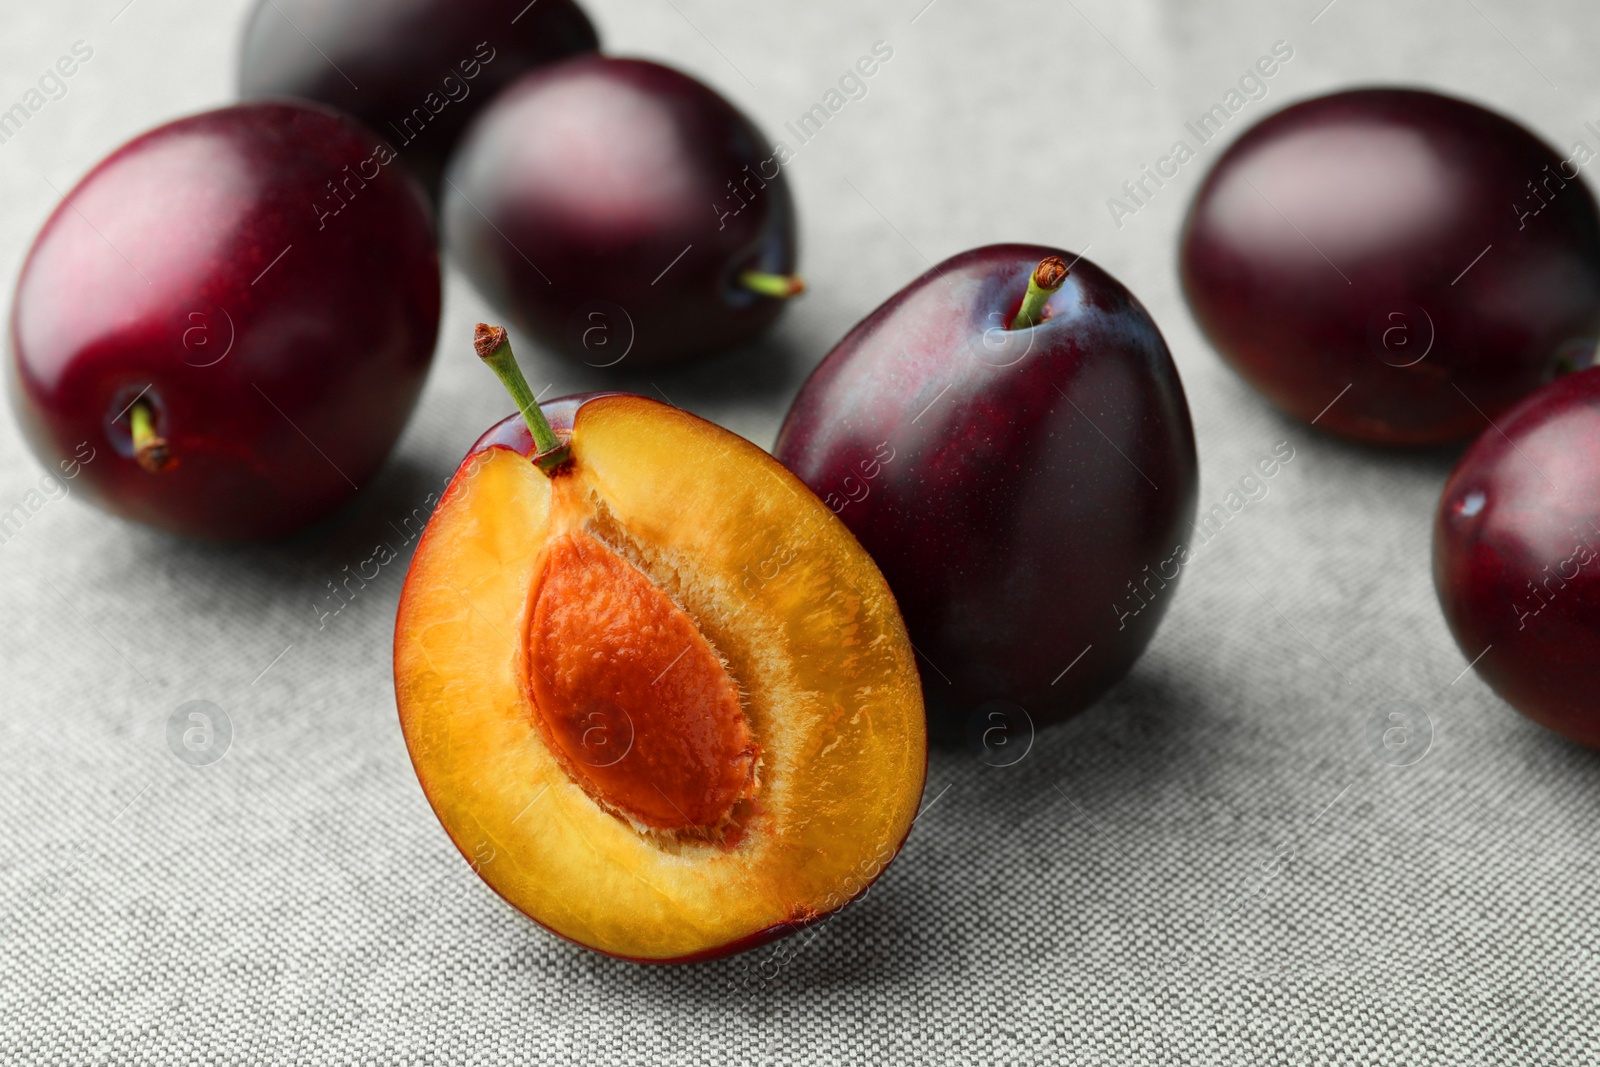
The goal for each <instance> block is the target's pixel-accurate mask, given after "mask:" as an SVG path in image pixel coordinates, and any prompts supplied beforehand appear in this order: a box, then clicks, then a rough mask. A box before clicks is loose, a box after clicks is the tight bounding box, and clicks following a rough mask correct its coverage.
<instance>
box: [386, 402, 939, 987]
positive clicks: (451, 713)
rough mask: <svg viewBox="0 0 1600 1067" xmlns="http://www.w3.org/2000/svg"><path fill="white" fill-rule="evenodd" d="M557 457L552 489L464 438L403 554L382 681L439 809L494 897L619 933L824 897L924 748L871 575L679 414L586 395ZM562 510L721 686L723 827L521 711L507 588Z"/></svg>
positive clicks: (884, 844) (906, 791)
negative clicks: (756, 787) (661, 828)
mask: <svg viewBox="0 0 1600 1067" xmlns="http://www.w3.org/2000/svg"><path fill="white" fill-rule="evenodd" d="M572 455H573V457H574V460H573V463H574V466H573V469H572V473H571V474H569V475H567V477H568V478H570V479H571V482H570V483H569V484H567V485H564V486H563V487H562V489H561V492H560V494H559V500H557V495H556V494H555V493H553V492H552V482H551V480H550V479H548V478H546V477H545V476H544V475H543V474H541V473H540V472H539V471H538V470H537V469H536V468H535V467H534V466H533V464H532V463H530V462H529V461H528V460H527V459H526V458H525V457H522V456H519V455H517V454H515V453H513V452H511V451H508V450H505V449H498V448H497V449H491V450H490V451H488V452H486V453H482V454H480V455H479V456H478V457H475V458H474V459H473V460H469V462H468V464H467V465H465V466H464V467H463V470H462V471H461V472H460V473H458V475H457V478H456V481H455V483H453V485H452V487H451V490H450V491H449V492H448V493H447V494H446V496H445V499H444V500H443V501H442V502H441V504H440V505H439V508H438V511H437V512H436V514H435V516H434V518H433V520H432V522H431V523H430V525H429V528H428V534H427V536H426V537H425V538H424V539H423V542H422V544H421V545H420V546H419V548H418V551H417V556H416V559H415V560H414V561H413V563H412V567H411V573H410V576H409V577H408V579H407V583H406V592H405V596H404V598H403V600H402V603H401V608H400V618H399V622H398V626H397V632H396V646H395V647H396V653H395V684H396V691H397V697H398V700H399V704H400V715H401V723H402V726H403V727H404V730H405V735H406V742H407V744H408V746H409V747H410V750H411V755H412V760H413V763H414V764H415V765H416V768H417V773H418V777H419V778H420V779H421V781H422V785H423V788H424V791H425V792H426V793H427V795H428V799H429V800H430V802H431V803H432V804H433V807H434V810H435V812H436V813H437V814H438V816H439V819H440V821H441V822H442V823H443V824H444V826H445V828H446V830H447V831H448V832H449V834H450V836H451V837H452V838H453V839H454V841H455V843H456V845H457V846H458V847H459V848H460V849H461V851H462V853H463V854H464V855H465V856H467V857H468V859H469V860H471V861H473V863H474V865H475V866H476V867H477V869H478V871H479V873H480V874H481V876H482V877H483V878H484V879H485V880H486V881H488V882H489V884H490V885H491V886H493V887H494V889H495V890H496V891H497V892H499V893H500V894H501V895H502V896H503V897H505V898H506V900H508V901H509V902H510V903H511V904H513V905H514V906H516V907H517V908H518V909H520V910H522V911H523V912H525V913H526V914H528V915H530V916H532V917H533V918H535V919H537V920H538V921H540V922H541V923H543V924H545V925H546V926H549V927H550V928H551V929H553V930H555V931H556V932H557V933H560V934H563V935H565V936H566V937H569V938H572V939H573V940H575V941H579V942H581V943H583V944H586V945H589V946H591V947H593V948H597V949H600V950H601V951H604V952H610V953H614V954H617V955H622V956H628V957H632V958H638V959H671V958H676V957H682V956H689V955H695V954H698V953H703V952H708V951H714V950H716V949H718V948H720V947H722V946H725V945H729V944H732V943H735V942H738V941H740V940H742V939H744V938H747V937H749V936H751V935H753V934H756V933H758V932H760V931H762V930H765V929H767V928H769V927H772V926H775V925H778V924H782V923H785V922H790V921H793V920H795V919H797V918H805V917H808V916H810V915H813V914H815V913H818V912H826V911H829V910H832V909H833V908H835V907H838V906H839V905H840V904H842V903H843V902H844V901H846V900H848V899H849V897H850V896H851V895H853V894H854V893H855V892H856V891H858V890H859V889H860V888H861V887H862V886H864V885H865V884H867V883H868V882H870V881H871V880H872V878H874V877H875V876H876V875H877V874H878V873H879V871H880V870H881V868H882V866H883V864H884V863H886V862H887V860H888V859H889V858H891V857H892V856H893V855H894V852H895V850H896V848H897V847H898V846H899V844H900V842H901V840H902V839H903V837H904V836H905V833H906V831H907V830H908V829H909V827H910V824H911V820H912V818H913V817H914V815H915V811H916V806H917V804H918V802H919V800H920V797H921V791H922V780H923V774H924V771H925V766H926V762H925V761H926V741H925V735H924V732H923V730H924V727H923V712H922V703H921V694H920V691H919V690H918V683H917V675H916V671H915V667H914V664H913V662H912V658H911V657H912V653H911V648H910V645H909V643H908V642H907V640H906V636H905V632H904V629H903V627H902V625H901V623H900V618H899V614H898V612H897V611H896V610H895V607H894V604H893V601H892V599H891V597H890V594H889V591H888V588H887V586H886V585H885V584H884V582H883V579H882V577H881V576H880V575H879V574H878V572H877V569H876V567H874V566H873V565H872V563H871V561H870V560H869V559H868V558H867V557H866V555H865V554H864V553H863V552H862V551H861V549H860V548H859V546H857V544H856V543H855V541H854V539H853V538H852V537H851V535H850V534H849V532H848V531H847V530H846V529H845V528H844V526H843V525H842V524H841V523H840V522H839V521H838V520H837V519H836V518H835V517H834V516H833V515H832V513H831V512H829V511H828V509H827V508H826V507H825V506H824V505H823V504H822V503H821V502H820V501H818V500H817V499H816V498H815V497H814V496H812V495H811V494H810V492H809V491H808V490H806V489H805V488H804V487H803V486H802V485H801V484H800V483H799V482H798V481H797V480H795V479H794V478H793V476H792V475H790V474H789V473H788V472H787V471H784V470H783V469H782V467H780V466H779V465H778V464H777V462H776V461H775V460H773V459H771V458H770V457H769V456H767V455H766V453H764V452H762V451H761V450H760V449H757V448H756V447H755V446H753V445H751V444H749V443H748V442H746V441H744V440H743V439H741V438H738V437H736V436H734V435H732V434H729V433H727V432H726V431H723V430H720V429H718V428H717V427H715V426H712V425H711V424H709V423H706V422H703V421H701V420H698V419H695V418H694V417H693V416H689V415H686V414H684V413H682V412H679V411H676V410H675V409H672V408H668V407H666V406H664V405H660V404H656V403H654V402H652V401H648V400H644V399H641V398H638V397H608V398H604V399H602V400H597V401H591V402H589V403H588V404H587V405H585V406H584V407H583V409H582V410H581V412H580V414H579V417H578V421H577V425H576V427H575V429H574V434H573V442H572ZM578 525H581V526H582V527H583V528H585V529H587V530H588V532H590V533H591V534H593V535H595V536H597V537H599V538H601V539H602V540H605V541H606V542H607V543H608V544H610V545H611V546H612V547H613V548H615V549H617V550H618V551H619V552H621V553H622V554H624V555H626V556H627V558H629V559H630V560H631V561H632V562H633V563H634V564H635V565H636V566H639V567H640V569H641V570H643V571H644V572H645V573H646V574H647V575H649V576H650V577H651V578H652V580H654V582H655V583H656V584H657V586H658V587H659V588H661V589H662V590H663V591H664V592H665V593H667V594H668V595H669V596H671V597H673V598H674V599H675V600H676V601H677V603H679V604H680V605H681V606H682V607H683V608H684V609H685V610H687V611H688V612H689V614H690V615H691V616H692V617H693V618H694V620H695V621H696V622H697V623H698V625H699V626H700V628H701V631H702V632H703V633H704V634H705V636H706V637H707V639H709V640H710V642H711V644H712V645H713V646H714V647H715V648H716V650H717V651H718V652H719V653H720V654H721V655H722V657H723V658H724V659H725V660H726V661H727V664H728V667H729V670H730V673H731V675H732V676H733V678H734V679H735V680H736V681H737V682H738V683H739V684H740V686H741V688H742V691H743V698H744V704H745V709H746V713H747V715H748V717H749V722H750V725H751V731H752V733H753V735H754V737H755V739H756V741H757V742H759V744H760V745H761V750H762V757H761V759H762V762H761V772H760V773H761V780H762V781H761V791H760V795H759V811H758V813H757V814H756V815H755V816H754V817H752V818H751V819H750V820H749V822H748V824H747V827H746V832H745V833H744V836H743V837H742V838H740V839H739V840H738V842H737V844H736V845H734V846H733V847H731V848H728V847H723V846H719V845H714V844H699V843H695V842H684V841H673V840H663V839H662V838H660V837H657V836H652V835H650V834H642V833H640V832H639V831H638V830H636V829H635V828H634V827H632V826H630V825H629V824H628V823H626V822H625V821H623V820H622V819H620V818H617V817H615V816H613V815H611V814H609V813H607V812H606V811H604V810H603V809H601V808H600V807H599V806H598V805H597V804H596V803H595V802H594V801H593V800H592V799H591V798H590V797H589V796H588V794H586V793H585V792H584V790H583V789H582V788H580V787H579V786H578V785H577V784H576V783H574V782H573V780H572V779H571V777H570V776H569V775H568V774H567V772H566V771H565V770H564V769H563V767H562V766H561V764H560V761H559V759H558V758H557V757H556V756H554V755H553V754H552V753H551V752H550V750H549V748H548V747H547V745H546V742H545V740H544V738H543V736H542V734H541V733H540V731H539V730H538V728H537V727H536V726H535V723H534V719H533V717H532V716H533V709H532V708H531V706H530V704H529V698H528V696H527V686H526V677H527V675H526V654H527V653H526V649H525V648H524V647H523V645H522V643H523V641H524V640H525V637H524V635H526V634H527V632H528V612H529V594H530V590H531V589H532V588H533V586H534V580H535V578H536V576H537V569H538V567H539V566H540V564H541V562H542V561H541V549H542V547H543V545H544V543H545V541H546V540H547V538H548V537H549V536H550V535H551V534H552V533H559V532H561V531H564V530H568V529H572V528H574V526H578ZM775 561H781V563H779V562H775Z"/></svg>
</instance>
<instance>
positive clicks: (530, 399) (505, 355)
mask: <svg viewBox="0 0 1600 1067" xmlns="http://www.w3.org/2000/svg"><path fill="white" fill-rule="evenodd" d="M473 345H474V347H475V348H476V349H477V351H478V358H480V359H482V360H483V361H484V362H485V363H487V364H489V369H490V370H492V371H494V373H495V376H496V377H498V378H499V379H500V384H502V385H504V386H505V387H506V392H508V393H510V394H511V399H512V400H515V401H516V402H517V410H519V411H521V412H522V417H523V419H524V420H525V421H526V422H527V424H528V430H529V432H531V433H532V434H533V447H534V455H533V462H534V463H536V464H537V465H538V467H539V469H540V470H542V471H544V472H545V473H546V474H553V473H554V472H555V470H556V468H557V467H560V466H561V465H562V464H563V463H565V462H566V461H567V454H568V452H569V450H570V447H569V445H568V444H567V442H565V441H563V440H562V439H561V438H560V437H557V436H556V432H555V431H554V430H552V429H551V428H550V421H549V420H548V419H546V418H545V417H544V412H542V411H540V410H539V401H538V399H537V398H536V397H535V396H534V395H533V390H532V389H530V388H528V379H526V378H524V377H523V376H522V368H521V367H519V366H517V357H516V356H514V355H512V354H511V338H510V337H509V336H508V335H507V334H506V330H505V327H504V326H490V325H488V324H487V323H482V322H480V323H478V331H477V334H476V335H475V336H474V338H473Z"/></svg>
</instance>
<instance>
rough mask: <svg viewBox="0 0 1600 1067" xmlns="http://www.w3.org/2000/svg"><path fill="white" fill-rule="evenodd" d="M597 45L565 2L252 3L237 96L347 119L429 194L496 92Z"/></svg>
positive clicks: (378, 0) (282, 0) (314, 0)
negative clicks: (315, 107)
mask: <svg viewBox="0 0 1600 1067" xmlns="http://www.w3.org/2000/svg"><path fill="white" fill-rule="evenodd" d="M312 42H315V44H313V43H312ZM599 47H600V39H599V37H598V36H597V35H596V33H595V29H594V26H593V25H592V24H591V23H590V21H589V19H588V17H587V16H586V15H585V14H584V13H583V10H582V8H580V7H579V6H578V5H577V4H576V3H574V2H573V0H539V3H537V4H534V5H532V6H531V7H530V6H529V5H528V4H527V3H526V0H258V2H257V4H256V6H255V8H254V9H253V10H252V11H251V13H250V16H249V18H248V21H247V22H246V23H245V31H244V36H243V40H242V41H241V45H240V56H239V95H240V96H241V97H243V98H245V99H247V100H248V99H256V98H262V97H277V96H294V97H301V98H304V99H307V100H315V101H317V102H318V103H322V104H326V105H328V106H329V107H333V108H337V109H338V110H340V111H343V112H345V113H347V114H349V115H353V116H355V117H356V118H358V119H360V120H361V121H362V122H365V123H366V124H367V125H368V126H370V127H372V129H373V131H374V132H376V133H377V134H378V135H379V136H381V137H383V138H385V139H386V140H388V141H389V143H390V145H391V146H392V147H394V148H395V149H397V150H398V151H399V153H400V159H401V161H402V162H404V163H405V164H406V166H407V167H409V168H410V169H411V170H412V172H413V173H414V174H415V175H416V176H417V178H418V180H420V181H421V182H422V183H423V184H424V185H425V186H426V187H427V188H428V189H429V191H430V192H433V193H435V194H437V191H438V187H439V183H440V179H441V176H442V175H443V173H444V169H445V164H446V162H447V161H448V158H449V155H450V152H451V150H452V149H453V148H454V147H455V144H456V142H457V141H458V140H460V138H461V134H462V133H463V132H464V131H465V130H466V128H467V125H468V123H470V121H471V120H472V117H473V116H474V115H476V114H477V113H478V111H479V110H481V109H482V108H483V107H484V106H485V105H486V104H487V103H488V102H489V100H490V99H491V98H492V97H493V96H494V95H495V94H496V93H497V92H499V91H500V90H501V89H503V88H504V87H505V86H507V85H509V84H510V83H511V82H513V81H515V80H516V79H517V77H518V76H519V75H522V74H524V73H526V72H527V71H529V70H532V69H534V68H536V67H540V66H543V65H544V64H546V63H552V62H555V61H557V60H560V59H564V58H566V57H568V56H572V55H577V54H579V53H582V52H589V51H593V50H594V49H596V48H599ZM419 110H420V111H421V113H422V114H421V115H417V114H416V113H417V112H418V111H419ZM424 118H425V119H426V122H425V123H424V122H423V119H424ZM408 119H409V120H410V123H411V124H410V126H407V125H406V123H407V120H408Z"/></svg>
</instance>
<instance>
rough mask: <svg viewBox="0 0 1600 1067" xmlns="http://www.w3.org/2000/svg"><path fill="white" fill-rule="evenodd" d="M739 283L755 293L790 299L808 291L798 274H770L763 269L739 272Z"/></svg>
mask: <svg viewBox="0 0 1600 1067" xmlns="http://www.w3.org/2000/svg"><path fill="white" fill-rule="evenodd" d="M739 284H740V285H742V286H744V287H745V288H746V289H749V290H750V291H751V292H753V293H760V294H761V295H762V296H770V297H773V298H775V299H778V300H788V299H789V298H790V297H794V296H799V295H800V294H801V293H803V292H805V291H806V283H805V280H804V279H803V278H801V277H800V276H799V275H798V274H770V273H768V272H767V271H762V270H747V271H741V272H740V273H739Z"/></svg>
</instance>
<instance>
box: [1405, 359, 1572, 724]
mask: <svg viewBox="0 0 1600 1067" xmlns="http://www.w3.org/2000/svg"><path fill="white" fill-rule="evenodd" d="M1498 422H1499V429H1498V430H1495V429H1488V430H1485V431H1484V432H1483V435H1482V436H1481V437H1479V438H1478V440H1477V441H1476V442H1474V443H1473V445H1472V446H1471V447H1470V448H1468V449H1467V451H1466V453H1465V454H1464V455H1463V456H1462V457H1461V460H1460V462H1458V463H1457V464H1456V468H1455V470H1454V471H1453V472H1452V473H1451V475H1450V480H1449V481H1448V482H1447V483H1445V487H1444V493H1443V495H1442V496H1441V497H1440V498H1439V511H1438V514H1437V516H1436V517H1435V519H1434V527H1433V581H1434V586H1435V587H1436V588H1437V589H1438V592H1439V604H1440V606H1442V607H1443V608H1444V617H1445V619H1446V621H1448V622H1449V624H1450V631H1451V633H1453V634H1454V635H1455V638H1456V644H1458V645H1460V646H1461V651H1462V654H1463V655H1465V656H1466V657H1467V658H1468V659H1469V660H1476V664H1475V669H1476V670H1477V672H1478V674H1479V676H1480V677H1482V678H1483V680H1484V681H1486V682H1488V683H1489V685H1490V686H1491V687H1492V688H1493V689H1494V691H1495V692H1496V693H1499V694H1500V696H1501V697H1503V698H1504V699H1505V700H1506V702H1507V703H1509V704H1511V706H1512V707H1514V708H1516V709H1517V710H1518V711H1520V712H1522V714H1524V715H1526V716H1527V717H1528V718H1530V719H1532V720H1533V721H1534V722H1536V723H1539V724H1540V725H1541V726H1545V727H1548V728H1549V729H1551V730H1554V731H1555V732H1556V733H1558V734H1561V735H1562V736H1563V737H1566V738H1569V739H1571V740H1573V741H1576V742H1578V743H1579V744H1581V745H1587V746H1589V747H1590V748H1600V465H1597V464H1596V461H1595V460H1596V457H1597V456H1600V368H1592V369H1590V370H1586V371H1582V372H1580V373H1578V374H1572V375H1568V376H1566V377H1564V378H1559V379H1557V380H1556V381H1555V382H1554V383H1552V384H1550V385H1547V386H1545V387H1544V388H1543V389H1541V390H1539V391H1538V392H1536V393H1534V394H1533V395H1532V396H1530V397H1528V398H1527V399H1526V400H1524V401H1523V402H1522V403H1521V404H1519V405H1517V406H1516V407H1515V408H1513V409H1512V410H1511V411H1510V412H1508V413H1506V414H1505V415H1504V416H1503V417H1502V418H1501V419H1499V420H1498ZM1502 431H1503V432H1502ZM1485 649H1487V650H1488V651H1487V652H1485V651H1484V650H1485ZM1480 655H1481V658H1479V657H1480Z"/></svg>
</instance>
